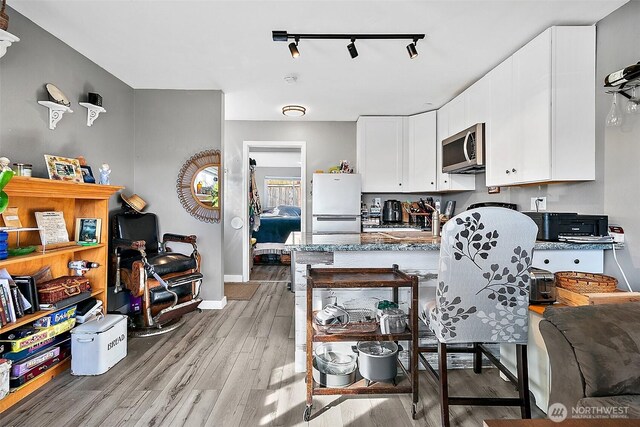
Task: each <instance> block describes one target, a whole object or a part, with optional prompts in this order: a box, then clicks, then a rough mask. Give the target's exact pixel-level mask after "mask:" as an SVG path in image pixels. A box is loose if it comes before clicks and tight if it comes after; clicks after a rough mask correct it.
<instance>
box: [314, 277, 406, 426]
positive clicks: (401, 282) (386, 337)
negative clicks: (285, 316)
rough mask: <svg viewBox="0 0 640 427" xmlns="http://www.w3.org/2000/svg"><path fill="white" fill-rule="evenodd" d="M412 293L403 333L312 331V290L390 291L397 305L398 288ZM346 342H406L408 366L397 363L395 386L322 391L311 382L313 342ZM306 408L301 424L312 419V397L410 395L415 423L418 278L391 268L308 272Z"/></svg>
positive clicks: (360, 385) (356, 385)
mask: <svg viewBox="0 0 640 427" xmlns="http://www.w3.org/2000/svg"><path fill="white" fill-rule="evenodd" d="M403 287H405V288H410V289H411V304H410V310H409V321H408V324H407V327H406V328H405V330H404V332H402V333H397V334H396V333H394V334H383V333H382V332H381V331H380V328H379V327H378V329H377V330H376V331H375V332H367V333H353V332H349V333H335V334H334V333H331V334H330V333H323V332H319V331H316V330H315V329H314V327H313V290H314V289H319V288H320V289H348V288H392V290H393V300H394V302H398V289H399V288H403ZM349 341H395V342H396V343H397V342H398V341H408V342H409V349H408V350H409V354H410V356H409V366H408V367H405V366H404V365H403V364H402V362H400V360H398V365H399V367H400V374H399V375H398V376H397V377H396V379H395V384H387V383H382V382H374V383H372V384H371V385H367V384H366V383H367V381H366V380H364V379H362V380H359V381H357V382H356V383H354V384H352V385H350V386H348V387H342V388H332V387H323V386H321V385H320V384H317V383H316V382H315V381H314V379H313V343H314V342H349ZM306 383H307V401H306V403H307V405H306V408H305V410H304V417H303V418H304V421H309V420H310V419H311V409H312V406H313V396H314V395H356V394H371V395H373V394H401V393H407V394H409V393H411V394H412V398H413V399H412V401H413V405H412V407H411V416H412V417H413V419H416V414H417V406H418V277H417V276H409V275H407V274H405V273H403V272H402V271H400V270H399V269H398V266H397V265H394V266H393V267H392V268H320V269H312V268H309V267H308V268H307V377H306Z"/></svg>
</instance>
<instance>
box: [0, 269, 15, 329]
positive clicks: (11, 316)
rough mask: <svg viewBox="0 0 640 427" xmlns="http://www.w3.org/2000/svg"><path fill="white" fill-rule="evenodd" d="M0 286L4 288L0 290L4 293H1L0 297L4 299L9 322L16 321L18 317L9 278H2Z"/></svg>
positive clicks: (3, 303) (3, 302)
mask: <svg viewBox="0 0 640 427" xmlns="http://www.w3.org/2000/svg"><path fill="white" fill-rule="evenodd" d="M0 287H1V288H2V290H1V291H0V292H1V293H2V295H0V299H1V300H2V305H3V308H4V312H5V315H6V317H7V323H11V322H15V321H16V319H17V318H16V312H15V309H14V308H13V301H12V298H11V290H10V289H9V280H8V279H4V278H0Z"/></svg>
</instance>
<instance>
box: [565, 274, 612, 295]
mask: <svg viewBox="0 0 640 427" xmlns="http://www.w3.org/2000/svg"><path fill="white" fill-rule="evenodd" d="M555 279H556V285H557V286H559V287H561V288H563V289H566V290H568V291H571V292H575V293H578V294H587V293H600V292H615V291H616V288H617V286H618V279H616V278H615V277H611V276H606V275H604V274H593V273H581V272H578V271H558V272H557V273H556V274H555Z"/></svg>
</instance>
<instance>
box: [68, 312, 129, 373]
mask: <svg viewBox="0 0 640 427" xmlns="http://www.w3.org/2000/svg"><path fill="white" fill-rule="evenodd" d="M126 355H127V316H123V315H120V314H107V315H106V316H104V317H102V318H100V319H97V320H92V321H90V322H87V323H83V324H82V325H80V326H77V327H75V328H73V329H72V330H71V374H72V375H100V374H104V373H105V372H107V371H108V370H109V369H110V368H111V367H112V366H115V364H116V363H118V362H119V361H121V360H122V359H124V357H125V356H126Z"/></svg>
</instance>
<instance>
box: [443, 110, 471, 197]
mask: <svg viewBox="0 0 640 427" xmlns="http://www.w3.org/2000/svg"><path fill="white" fill-rule="evenodd" d="M458 108H459V107H458ZM456 114H459V111H458V112H457V113H456ZM450 115H451V103H448V104H446V105H443V106H442V107H441V108H440V109H439V110H438V131H437V135H438V141H437V171H436V172H437V182H438V191H439V192H448V191H467V190H470V191H473V190H475V189H476V177H475V175H466V174H450V173H444V172H442V140H443V139H446V138H447V137H449V136H451V135H453V133H454V132H451V130H450V126H449V123H450ZM458 126H463V124H462V125H458ZM460 130H462V129H460Z"/></svg>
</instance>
